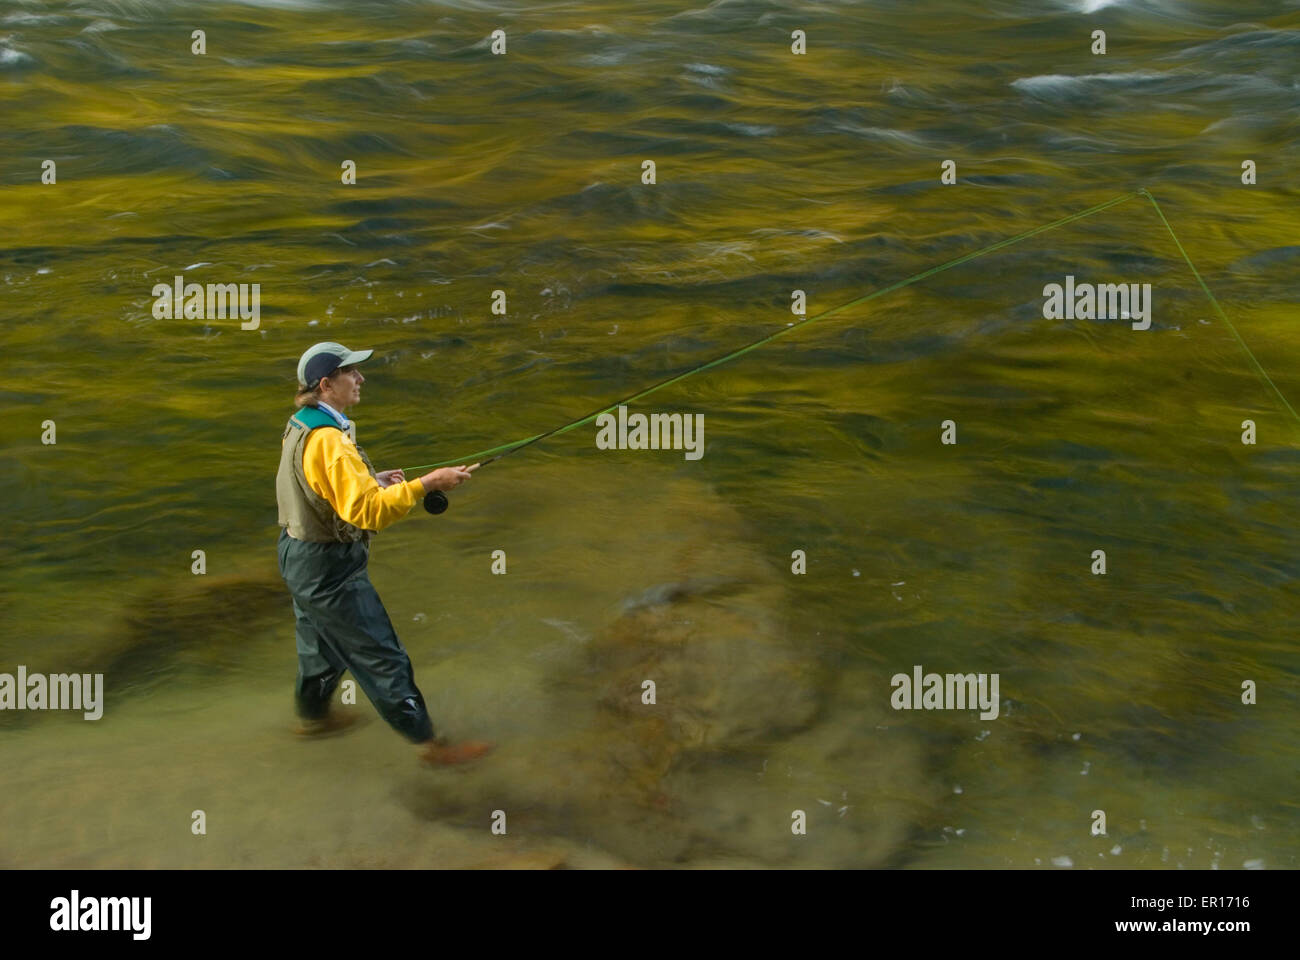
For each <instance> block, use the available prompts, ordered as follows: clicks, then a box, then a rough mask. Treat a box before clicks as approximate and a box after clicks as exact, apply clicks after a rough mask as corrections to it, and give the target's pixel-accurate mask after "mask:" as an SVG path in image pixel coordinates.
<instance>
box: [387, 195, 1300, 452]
mask: <svg viewBox="0 0 1300 960" xmlns="http://www.w3.org/2000/svg"><path fill="white" fill-rule="evenodd" d="M1134 197H1146V198H1147V199H1148V200H1150V201H1151V205H1152V206H1153V207H1154V208H1155V211H1156V213H1157V215H1159V217H1160V220H1161V222H1162V223H1164V225H1165V227H1166V229H1168V230H1169V235H1170V236H1171V237H1173V240H1174V244H1175V245H1176V246H1177V247H1178V252H1179V253H1180V254H1182V257H1183V260H1184V261H1186V263H1187V266H1188V267H1190V268H1191V271H1192V275H1193V276H1194V277H1196V281H1197V283H1199V284H1200V285H1201V289H1202V290H1204V291H1205V295H1206V296H1207V297H1208V298H1209V300H1210V303H1211V304H1213V305H1214V310H1215V312H1216V313H1217V314H1218V316H1219V318H1220V319H1221V320H1223V322H1224V323H1226V324H1227V325H1228V329H1229V330H1231V331H1232V335H1233V336H1234V337H1236V339H1237V343H1238V344H1240V345H1241V349H1242V350H1244V351H1245V352H1246V356H1247V357H1249V358H1250V362H1251V364H1252V365H1253V367H1254V369H1255V371H1256V372H1257V373H1258V374H1259V376H1260V377H1261V378H1262V379H1263V380H1264V382H1265V383H1267V384H1268V386H1269V387H1271V388H1272V390H1273V392H1274V393H1275V394H1277V397H1278V399H1279V400H1281V401H1282V405H1283V406H1284V407H1285V408H1286V410H1287V412H1289V413H1290V414H1291V416H1292V417H1293V418H1295V421H1296V422H1297V423H1298V424H1300V414H1297V413H1296V412H1295V410H1294V408H1292V406H1291V404H1290V403H1288V402H1287V399H1286V397H1284V396H1283V395H1282V391H1281V390H1279V389H1278V388H1277V384H1275V383H1274V382H1273V380H1272V378H1271V377H1269V375H1268V373H1267V372H1265V370H1264V368H1263V367H1262V366H1260V363H1259V361H1258V360H1256V359H1255V355H1254V354H1253V353H1251V350H1250V347H1248V346H1246V341H1244V340H1243V339H1242V338H1241V334H1239V333H1238V332H1237V328H1236V327H1235V326H1233V324H1232V321H1231V320H1229V319H1228V315H1227V314H1226V313H1224V312H1223V308H1222V307H1221V306H1219V301H1218V300H1216V299H1215V298H1214V294H1213V293H1211V292H1210V288H1209V287H1208V286H1206V284H1205V281H1204V280H1203V279H1201V274H1200V272H1199V271H1198V270H1197V269H1196V267H1195V265H1194V264H1193V263H1192V260H1191V258H1190V257H1188V256H1187V251H1186V250H1184V249H1183V245H1182V243H1180V242H1179V240H1178V236H1177V234H1175V233H1174V228H1173V227H1172V226H1170V225H1169V221H1168V220H1166V219H1165V215H1164V212H1163V211H1162V210H1161V209H1160V204H1158V203H1156V198H1155V197H1153V196H1152V195H1151V192H1150V191H1149V190H1146V189H1145V188H1144V189H1142V190H1136V191H1134V192H1133V193H1126V194H1124V195H1123V196H1120V197H1115V198H1114V199H1113V200H1107V201H1106V202H1105V203H1099V204H1097V205H1096V206H1095V207H1089V208H1088V209H1087V210H1081V211H1079V212H1078V213H1072V214H1070V215H1069V216H1068V217H1062V218H1061V219H1059V220H1053V221H1052V222H1051V223H1046V224H1043V225H1042V226H1041V227H1034V229H1032V230H1026V231H1025V232H1024V233H1018V234H1016V235H1015V236H1014V237H1008V238H1007V239H1005V240H999V241H998V242H997V243H993V244H990V245H989V246H987V247H981V248H980V249H979V250H974V251H972V252H971V253H967V254H963V255H962V256H960V257H957V258H956V259H955V260H949V261H948V262H947V263H941V264H939V265H938V266H936V267H930V268H929V269H928V270H923V271H921V272H920V273H918V274H915V275H913V276H910V277H907V278H906V279H904V280H898V281H896V282H894V283H891V284H889V285H888V286H886V287H881V288H880V289H879V290H875V291H872V292H871V293H868V294H866V295H864V296H861V297H858V298H856V299H854V300H850V301H849V302H848V303H842V304H840V305H839V306H838V307H832V308H831V309H830V310H825V311H823V312H821V313H819V314H816V315H815V316H811V317H807V318H805V319H803V320H800V321H799V322H798V323H792V324H790V325H789V326H787V327H782V328H781V329H779V330H777V331H776V332H775V333H770V334H768V335H767V336H765V337H760V338H759V339H757V340H755V341H754V342H753V343H748V344H746V345H745V346H743V347H739V348H738V349H735V350H732V351H731V352H730V353H726V354H723V355H722V356H720V357H716V358H715V359H713V360H709V361H707V362H705V363H701V364H699V365H698V366H695V367H691V368H690V369H689V370H686V371H685V372H683V373H679V374H677V375H675V376H672V377H669V378H668V379H666V380H661V381H660V382H659V383H656V384H654V385H653V386H650V387H646V388H645V389H644V390H641V391H638V392H637V393H634V394H631V395H629V396H626V397H623V398H622V399H620V400H615V401H614V402H613V403H610V404H607V405H606V406H604V407H601V408H600V409H599V410H593V411H592V412H591V413H589V414H586V415H585V416H583V417H579V418H578V419H577V420H572V421H570V422H569V423H566V424H564V425H563V426H561V427H557V428H555V429H554V430H549V431H547V432H546V433H537V434H534V435H533V436H531V437H525V438H524V439H523V440H516V441H514V442H513V443H503V444H501V445H500V446H496V447H491V448H489V449H487V450H480V451H479V452H478V453H473V454H470V455H469V456H464V457H455V458H453V459H451V460H441V461H439V462H438V463H426V464H424V465H423V466H419V467H406V468H404V469H403V471H402V472H403V473H405V474H408V475H410V474H413V473H417V472H419V471H423V470H433V469H436V468H438V467H447V466H452V465H455V464H471V463H475V462H478V463H481V464H483V465H486V464H489V463H491V462H492V461H493V460H500V459H501V458H502V457H505V456H509V455H510V454H512V453H514V452H515V451H517V450H522V449H523V448H524V447H527V446H531V445H532V444H534V443H537V442H538V441H540V440H545V439H547V438H548V437H557V436H559V435H560V434H562V433H568V432H569V431H570V430H576V429H577V428H578V427H581V426H583V425H584V424H588V423H591V422H592V421H593V420H595V419H596V418H597V417H599V416H601V415H602V414H606V413H609V412H611V411H613V410H617V409H618V408H619V407H620V406H622V405H624V404H630V403H634V402H636V401H637V400H640V399H642V398H643V397H648V396H649V395H650V394H652V393H655V392H656V391H658V390H662V389H663V388H664V387H667V386H671V385H672V384H674V383H678V382H680V381H682V380H685V379H686V378H687V377H691V376H694V375H695V374H697V373H703V372H704V371H705V370H710V369H712V368H713V367H717V366H721V365H722V364H724V363H727V362H728V361H730V360H735V359H736V358H737V357H740V356H743V355H745V354H746V353H749V351H751V350H756V349H758V348H759V347H761V346H763V345H765V344H768V343H771V342H772V341H773V340H776V339H777V338H779V337H784V336H785V335H786V334H790V333H794V332H795V331H796V330H798V329H799V328H801V327H806V326H807V325H808V324H810V323H816V322H817V321H818V320H825V319H826V318H827V317H833V316H835V314H837V313H840V312H842V311H844V310H848V309H849V308H850V307H856V306H858V305H859V304H863V303H867V302H868V301H871V300H874V299H876V298H877V297H883V296H884V295H885V294H887V293H892V292H893V291H895V290H901V289H902V288H903V287H908V286H911V285H912V284H914V283H918V282H919V281H921V280H924V279H926V278H927V277H933V276H934V275H935V274H937V273H943V271H945V270H951V269H952V268H953V267H956V266H960V265H961V264H963V263H969V262H970V261H972V260H976V259H978V258H980V257H982V256H985V255H986V254H990V253H993V252H994V251H997V250H1002V249H1005V248H1006V247H1010V246H1012V245H1014V244H1017V243H1020V242H1021V241H1023V240H1028V239H1029V238H1030V237H1033V236H1037V235H1038V234H1040V233H1046V232H1047V231H1048V230H1055V229H1056V228H1057V227H1063V226H1065V225H1066V224H1067V223H1073V222H1074V221H1076V220H1082V219H1083V218H1084V217H1091V216H1092V215H1093V214H1095V213H1101V211H1103V210H1108V209H1110V208H1111V207H1114V206H1116V205H1118V204H1121V203H1124V202H1125V201H1126V200H1132V199H1133V198H1134ZM485 458H486V459H485Z"/></svg>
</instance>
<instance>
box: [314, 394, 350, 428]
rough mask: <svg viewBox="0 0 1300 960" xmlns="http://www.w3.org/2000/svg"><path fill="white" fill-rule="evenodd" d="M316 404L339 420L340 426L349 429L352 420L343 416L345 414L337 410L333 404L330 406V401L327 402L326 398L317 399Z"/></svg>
mask: <svg viewBox="0 0 1300 960" xmlns="http://www.w3.org/2000/svg"><path fill="white" fill-rule="evenodd" d="M316 406H318V407H320V408H321V409H322V410H324V411H325V412H326V413H328V414H329V415H330V416H331V417H333V418H334V419H335V420H336V421H338V425H339V426H340V427H342V428H343V429H345V430H346V429H347V426H348V423H350V422H351V421H349V420H348V418H347V417H345V416H343V414H341V413H339V412H338V411H337V410H335V409H334V408H333V407H331V406H330V405H329V404H328V403H326V402H325V401H324V400H317V401H316Z"/></svg>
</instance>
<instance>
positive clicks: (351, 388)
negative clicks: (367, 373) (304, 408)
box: [322, 367, 366, 410]
mask: <svg viewBox="0 0 1300 960" xmlns="http://www.w3.org/2000/svg"><path fill="white" fill-rule="evenodd" d="M325 382H326V383H328V384H329V386H328V387H327V388H326V390H325V391H322V392H323V393H325V402H326V403H328V404H329V405H330V406H331V407H334V408H335V409H336V410H341V409H343V408H344V407H350V406H352V405H353V404H355V403H360V402H361V385H362V384H363V383H365V382H366V378H365V377H363V376H362V375H361V371H360V370H358V369H357V368H356V367H339V368H338V369H337V370H335V371H334V374H333V376H331V377H328V378H327V379H326V381H325Z"/></svg>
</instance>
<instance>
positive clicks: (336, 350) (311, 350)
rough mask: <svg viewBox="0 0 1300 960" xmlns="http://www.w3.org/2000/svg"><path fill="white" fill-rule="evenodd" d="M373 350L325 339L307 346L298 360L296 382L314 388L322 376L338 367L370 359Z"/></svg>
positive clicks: (326, 375) (327, 374)
mask: <svg viewBox="0 0 1300 960" xmlns="http://www.w3.org/2000/svg"><path fill="white" fill-rule="evenodd" d="M374 352H375V351H373V350H349V349H348V348H347V347H345V346H343V344H341V343H334V342H333V341H332V340H327V341H325V342H324V343H318V344H315V345H314V346H311V347H308V348H307V352H306V353H304V354H303V355H302V359H300V360H299V361H298V383H300V384H301V385H302V386H304V387H308V388H310V389H315V388H316V385H317V384H318V383H320V381H321V378H322V377H328V376H329V375H330V374H332V373H333V372H334V371H335V370H337V369H338V368H339V367H350V366H352V364H354V363H360V362H361V361H362V360H368V359H370V355H371V354H372V353H374Z"/></svg>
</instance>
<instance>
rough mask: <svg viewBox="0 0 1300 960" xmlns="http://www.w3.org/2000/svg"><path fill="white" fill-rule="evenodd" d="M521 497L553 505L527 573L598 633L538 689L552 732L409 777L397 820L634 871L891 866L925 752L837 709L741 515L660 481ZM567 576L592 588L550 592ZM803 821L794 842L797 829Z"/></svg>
mask: <svg viewBox="0 0 1300 960" xmlns="http://www.w3.org/2000/svg"><path fill="white" fill-rule="evenodd" d="M584 478H585V479H584ZM530 479H532V480H535V482H533V483H530V488H531V489H532V490H533V491H534V492H535V491H542V490H547V489H553V490H562V491H564V494H565V495H564V496H563V497H562V498H556V499H554V500H553V502H551V503H550V504H542V503H539V502H537V500H536V499H534V500H533V501H532V502H530V503H527V504H525V505H524V507H523V508H522V509H521V513H523V514H526V516H527V523H528V525H529V528H530V530H532V531H534V534H535V537H534V539H533V540H530V541H529V543H528V545H527V547H526V549H527V550H529V551H535V552H537V553H541V554H542V555H541V556H537V555H534V553H533V552H530V553H529V560H530V563H533V564H535V565H537V566H538V567H541V568H544V569H547V570H549V571H554V572H553V573H552V574H550V577H551V578H552V579H553V581H554V582H552V583H551V584H550V586H549V590H550V592H551V593H552V594H553V595H555V597H556V598H557V599H560V600H562V599H563V598H564V597H566V596H567V597H571V598H572V599H571V602H572V603H581V602H582V601H581V599H579V598H581V597H584V596H587V595H591V596H595V597H597V598H599V600H603V601H604V602H602V603H600V607H599V608H598V609H603V610H604V611H606V612H605V614H604V617H603V619H604V624H603V626H601V625H600V622H599V621H600V619H601V618H600V617H597V618H596V623H595V625H594V627H593V630H592V632H591V635H590V638H589V639H586V638H585V635H583V634H581V633H580V632H577V631H570V632H571V633H573V634H574V635H575V636H577V637H579V638H580V639H581V642H580V643H577V644H575V643H571V644H569V649H570V651H571V652H570V653H569V655H567V656H562V657H558V658H555V659H553V660H552V661H551V662H550V664H549V670H550V673H549V678H548V680H547V681H546V682H545V683H543V684H541V685H540V686H539V687H538V688H537V689H536V690H535V691H534V695H535V696H536V697H538V698H539V699H543V700H545V701H546V706H545V709H544V711H543V713H544V715H545V716H546V717H547V718H556V722H554V723H549V722H548V723H547V724H546V725H545V727H544V728H543V729H539V730H537V731H535V732H534V733H532V734H530V735H527V736H524V737H518V738H515V739H513V740H510V741H508V742H503V743H501V744H500V745H499V747H498V750H497V752H496V753H495V754H493V755H492V756H490V757H489V758H488V759H486V760H484V761H482V762H481V763H480V764H479V765H477V766H476V767H473V768H467V769H464V770H459V771H457V772H456V774H455V775H445V774H438V775H437V779H436V781H435V783H434V784H430V783H429V782H428V780H427V779H424V780H419V781H417V780H414V779H413V780H412V781H410V782H409V783H407V784H405V785H404V786H403V788H402V795H403V798H404V800H405V802H406V803H407V805H408V806H409V807H410V808H411V809H413V810H414V811H415V812H416V813H418V814H419V815H420V816H423V817H426V818H428V819H431V820H437V821H440V822H444V823H457V824H464V825H465V826H467V827H469V826H471V825H477V824H482V823H484V822H485V818H486V817H487V815H488V813H489V812H490V811H491V810H493V809H501V810H503V811H504V812H505V813H506V814H507V817H508V824H509V832H510V835H511V836H516V835H527V836H532V835H534V834H538V835H562V836H565V837H567V838H568V839H569V840H571V841H577V842H585V843H587V844H592V845H595V846H596V847H598V848H599V849H601V850H603V851H605V852H606V853H608V854H611V855H613V856H616V857H618V858H621V859H624V860H626V861H628V862H630V863H632V864H635V865H639V866H663V865H677V864H679V865H691V864H693V863H697V862H698V863H700V864H708V865H731V864H736V863H743V864H747V865H750V866H777V865H798V866H823V865H824V866H831V865H833V866H864V867H865V866H881V865H887V864H889V863H892V862H894V861H895V860H896V858H897V857H898V856H899V852H900V850H901V849H902V847H903V845H904V843H905V841H906V838H907V836H908V834H909V831H910V822H909V813H910V811H909V805H910V804H914V803H915V800H916V797H917V796H919V795H920V794H922V793H923V792H924V785H923V776H922V772H921V767H920V764H919V762H918V759H917V758H918V752H917V750H916V749H915V747H914V745H913V744H912V743H911V741H909V740H907V739H906V734H905V732H903V731H900V730H893V729H891V730H887V731H885V732H883V733H882V732H881V731H878V730H876V729H875V728H876V726H877V725H878V724H879V723H880V721H881V718H882V714H881V713H880V705H879V703H876V704H872V703H870V702H869V701H864V700H863V699H862V698H857V699H856V700H855V701H854V702H851V703H848V704H847V705H846V704H845V703H844V701H843V700H842V698H840V697H839V696H838V694H837V692H836V689H835V687H836V684H835V682H834V677H833V676H831V675H830V674H829V672H828V671H827V670H826V669H824V668H823V666H822V665H821V663H820V661H819V657H818V650H817V649H816V647H815V646H814V645H813V644H812V642H811V641H810V635H811V633H812V631H811V630H804V631H801V630H799V629H797V627H796V625H795V624H792V622H791V613H792V611H791V607H790V604H791V598H790V597H789V595H788V591H787V586H786V582H785V577H786V575H785V574H783V573H782V571H781V570H780V569H779V568H778V567H777V566H776V565H775V563H774V562H772V561H770V560H769V559H767V558H766V557H765V556H763V554H762V553H761V552H760V551H759V550H758V549H757V548H756V547H755V545H754V544H753V543H752V542H751V541H750V540H749V532H748V530H747V526H746V524H745V523H744V520H743V518H742V517H741V516H740V515H739V514H738V513H737V511H735V510H734V509H732V508H731V507H730V506H728V505H727V504H726V503H724V502H723V501H722V500H721V499H720V498H719V497H717V496H716V495H715V494H713V493H712V492H711V491H710V490H709V489H708V488H707V487H706V486H705V485H703V484H701V483H699V482H696V481H693V480H687V479H685V478H683V477H681V476H670V475H667V474H666V473H664V474H655V475H654V480H653V487H652V488H651V489H647V487H646V485H647V484H650V483H651V482H652V481H651V479H650V477H648V476H647V474H646V471H638V478H637V479H636V481H635V482H634V484H633V487H634V488H633V489H628V488H627V486H626V485H625V486H622V487H620V488H618V493H617V498H618V499H617V501H616V503H614V504H611V503H610V502H609V494H608V493H605V494H604V495H603V496H602V494H601V493H600V492H598V491H597V490H595V489H591V488H592V487H595V486H596V485H598V484H600V483H601V479H600V478H599V477H591V476H590V475H588V474H584V475H583V477H581V478H577V479H575V478H574V477H573V475H572V471H570V472H569V473H568V474H566V476H565V478H564V479H563V480H560V479H558V478H556V479H554V480H553V481H548V480H547V479H546V478H544V477H533V478H530ZM606 482H607V481H606ZM533 496H534V497H537V496H540V494H537V493H534V494H533ZM501 509H502V510H503V511H508V510H509V509H511V508H510V506H509V505H503V506H502V507H501ZM611 513H612V514H617V515H620V516H621V522H618V523H613V522H611V519H612V518H611V516H610V514H611ZM497 519H501V515H500V514H498V515H497ZM575 558H580V560H575ZM575 568H576V569H578V570H584V569H585V570H593V571H598V572H599V583H591V582H590V581H589V580H588V581H582V582H581V583H580V584H579V586H580V587H587V588H588V589H587V590H586V591H585V592H584V591H583V590H574V589H572V588H571V587H566V586H565V585H563V584H561V583H560V582H559V581H560V578H561V577H562V576H566V575H567V576H568V577H569V578H570V579H572V578H573V574H574V571H575ZM611 599H613V602H609V601H610V600H611ZM598 602H599V601H598ZM559 612H560V613H561V620H562V622H566V623H567V622H568V621H569V620H570V619H571V618H572V617H574V616H575V615H576V611H574V610H565V611H559ZM588 612H589V613H590V611H588ZM554 622H560V621H554ZM538 629H539V630H546V629H553V628H548V627H546V626H540V627H539V628H538ZM805 633H806V634H809V636H804V635H803V634H805ZM530 643H531V640H530V638H526V637H525V638H520V645H521V646H526V645H528V644H530ZM649 682H653V685H654V687H653V690H654V702H653V703H647V702H644V700H645V699H649V695H648V693H647V690H648V683H649ZM877 686H878V687H879V689H880V690H884V691H887V690H888V683H887V681H881V682H880V683H879V684H878V685H877ZM832 705H834V708H833V709H828V708H830V707H832ZM827 803H829V804H830V805H831V806H830V807H829V809H828V807H827V806H826V804H827ZM796 810H802V811H804V814H805V816H806V819H807V823H808V829H807V834H806V835H796V834H794V833H792V831H791V824H792V815H793V814H794V811H796Z"/></svg>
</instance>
